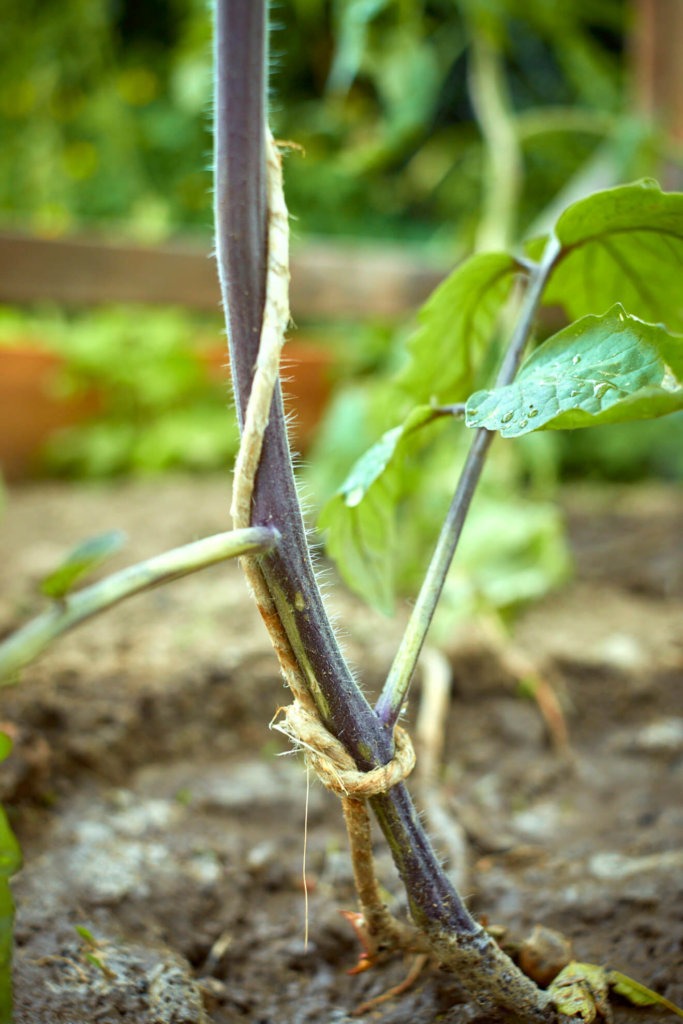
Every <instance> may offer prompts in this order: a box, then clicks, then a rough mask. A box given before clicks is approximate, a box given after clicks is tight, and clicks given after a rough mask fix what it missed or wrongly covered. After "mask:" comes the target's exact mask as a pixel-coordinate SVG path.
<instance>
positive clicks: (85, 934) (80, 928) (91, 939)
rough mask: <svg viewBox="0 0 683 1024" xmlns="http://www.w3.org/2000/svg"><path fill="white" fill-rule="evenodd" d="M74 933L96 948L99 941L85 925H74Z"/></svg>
mask: <svg viewBox="0 0 683 1024" xmlns="http://www.w3.org/2000/svg"><path fill="white" fill-rule="evenodd" d="M74 931H75V932H76V933H77V934H78V935H80V937H81V938H82V939H83V941H84V942H88V943H89V944H90V945H91V946H96V945H97V939H96V938H95V936H94V935H93V933H92V932H91V931H90V929H89V928H86V927H85V925H83V924H76V925H74Z"/></svg>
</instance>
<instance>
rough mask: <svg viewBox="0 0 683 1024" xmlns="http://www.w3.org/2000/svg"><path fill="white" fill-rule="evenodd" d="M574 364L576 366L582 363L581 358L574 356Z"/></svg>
mask: <svg viewBox="0 0 683 1024" xmlns="http://www.w3.org/2000/svg"><path fill="white" fill-rule="evenodd" d="M572 362H573V364H574V366H576V364H577V363H580V362H581V356H572Z"/></svg>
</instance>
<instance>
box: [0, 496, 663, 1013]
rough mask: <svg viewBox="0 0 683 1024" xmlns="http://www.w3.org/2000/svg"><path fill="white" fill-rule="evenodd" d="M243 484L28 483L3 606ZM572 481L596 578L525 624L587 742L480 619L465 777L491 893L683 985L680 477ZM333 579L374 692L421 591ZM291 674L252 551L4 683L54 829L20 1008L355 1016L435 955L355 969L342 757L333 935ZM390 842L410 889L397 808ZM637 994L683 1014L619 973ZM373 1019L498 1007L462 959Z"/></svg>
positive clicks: (31, 806) (454, 792)
mask: <svg viewBox="0 0 683 1024" xmlns="http://www.w3.org/2000/svg"><path fill="white" fill-rule="evenodd" d="M228 502H229V495H228V491H227V485H226V484H225V482H224V481H223V480H198V479H191V480H187V479H180V480H162V481H156V480H155V481H153V482H144V483H125V484H122V485H118V486H112V485H108V486H106V487H104V486H98V487H94V486H91V487H78V488H77V487H73V486H68V487H67V486H58V485H54V484H50V485H44V484H41V485H33V486H29V487H24V488H23V489H16V490H14V491H11V492H9V494H8V497H7V504H6V508H5V511H4V516H3V519H2V529H1V531H0V559H1V564H2V566H3V572H2V583H1V586H0V633H2V632H5V631H8V630H9V629H10V628H11V627H13V626H14V625H16V624H17V623H18V622H19V621H21V620H22V619H24V618H25V617H26V616H27V615H28V614H29V613H31V612H32V611H35V610H36V609H37V608H38V607H40V600H39V599H37V598H36V596H35V595H36V582H37V581H38V580H39V579H40V577H41V576H42V575H43V574H44V573H45V572H47V571H48V570H49V569H51V568H52V567H53V566H54V564H55V563H56V562H58V561H59V559H60V557H61V555H62V554H63V552H64V550H65V549H66V548H67V547H69V546H70V545H72V544H74V543H76V542H77V541H79V540H81V539H83V538H84V537H85V536H89V535H92V534H93V533H97V532H100V531H103V530H105V529H109V528H114V527H123V528H124V529H126V530H127V531H128V534H129V544H128V547H127V548H126V550H125V552H124V553H123V554H122V555H120V556H117V558H116V560H115V561H113V562H112V564H111V568H115V567H118V566H120V565H123V564H127V563H128V562H131V561H134V560H137V559H140V558H143V557H146V556H149V555H151V554H153V553H156V552H158V551H160V550H163V549H165V548H167V547H170V546H174V545H176V544H181V543H185V542H187V541H189V540H191V539H194V538H196V537H199V536H203V535H207V534H210V533H212V532H217V531H219V530H222V529H225V524H226V521H227V509H228ZM565 505H566V511H567V520H568V527H569V534H570V538H571V543H572V547H573V549H574V553H575V559H576V576H575V579H574V581H573V582H572V583H571V584H570V585H568V586H567V587H566V588H565V589H563V590H562V591H561V592H558V593H556V594H554V595H552V596H551V597H550V598H549V599H547V600H546V601H544V602H543V603H542V604H540V605H537V606H535V607H532V608H529V609H527V610H526V611H525V612H524V613H523V614H522V615H521V616H520V617H519V618H518V620H517V622H516V625H515V630H514V642H515V644H516V645H517V646H518V648H519V649H521V650H523V651H524V652H526V654H527V655H532V656H533V657H534V658H535V659H536V662H537V665H538V666H539V667H540V668H541V669H542V670H543V672H544V673H545V674H546V676H547V678H548V679H549V680H550V682H551V683H552V685H553V686H554V688H555V691H556V693H557V694H558V695H559V697H560V700H561V702H562V704H563V707H564V709H565V714H566V717H567V722H568V726H569V731H570V738H571V746H572V750H573V758H572V759H571V761H568V760H567V758H566V757H563V756H562V755H561V754H559V753H558V752H557V750H556V749H554V747H553V745H552V743H551V742H550V741H549V738H548V734H547V730H546V728H545V725H544V722H543V720H542V718H541V716H540V714H539V711H538V708H537V706H536V704H535V703H534V702H533V701H532V700H530V699H528V698H525V697H524V696H522V695H521V694H520V689H519V686H518V683H517V681H516V680H515V679H514V677H513V676H512V675H511V674H510V671H509V669H507V668H506V664H507V662H506V660H505V658H501V656H500V654H499V653H497V652H496V649H495V648H494V647H493V646H492V645H491V643H490V641H488V640H487V639H486V637H485V635H484V634H483V633H482V632H481V631H476V630H472V631H471V632H470V634H469V635H463V634H462V633H461V634H458V635H457V636H454V638H453V641H452V643H451V645H450V649H449V651H448V656H449V659H450V661H451V665H452V672H453V685H452V692H451V700H450V709H449V720H448V742H447V748H446V754H445V758H444V763H443V767H442V771H441V775H440V778H439V780H438V792H439V794H440V797H441V798H442V802H443V803H444V804H445V806H446V807H447V808H448V809H449V810H450V814H451V818H452V820H453V821H455V820H456V818H457V819H458V820H459V821H460V822H461V823H462V825H463V826H464V829H465V832H466V834H467V848H468V856H469V868H468V878H467V882H466V888H465V895H466V897H467V902H468V905H469V907H470V908H471V909H472V911H473V912H474V913H476V914H478V915H481V916H485V917H486V919H488V921H489V922H491V923H496V924H500V925H504V926H507V927H508V928H509V929H511V931H512V932H513V933H514V934H516V935H524V934H525V933H526V932H528V931H529V930H530V929H531V928H532V927H533V925H534V924H537V923H542V924H544V925H547V926H549V927H552V928H555V929H559V930H560V931H562V932H563V933H565V935H567V936H568V937H569V938H570V939H571V940H572V942H573V944H574V951H575V955H576V957H577V958H578V959H580V960H584V961H589V962H594V963H600V964H609V965H611V966H612V967H615V968H618V969H619V970H621V971H623V972H625V973H626V974H628V975H630V976H632V977H634V978H637V979H638V980H640V981H641V982H643V983H644V984H646V985H648V986H650V987H651V988H653V989H655V990H657V991H658V992H660V993H662V994H664V995H666V996H667V997H668V998H669V999H671V1000H673V1001H675V1002H677V1003H679V1004H683V971H681V967H682V966H683V884H682V883H683V802H682V801H681V793H682V792H683V706H682V701H681V694H682V688H681V677H682V676H683V627H682V623H683V531H682V530H681V503H680V492H675V491H673V490H667V489H654V490H653V489H648V490H645V491H637V490H636V491H608V492H605V491H598V492H591V493H577V494H573V495H571V496H569V497H568V498H567V499H566V502H565ZM331 600H332V603H333V604H334V607H335V611H336V612H337V613H338V614H339V617H340V619H341V620H342V621H343V622H344V623H345V626H346V627H347V629H348V633H349V638H348V640H347V648H348V653H349V657H350V658H351V660H352V661H353V663H354V664H356V665H357V666H359V669H360V672H361V675H362V678H363V682H364V685H365V686H366V688H367V690H368V691H369V692H373V691H374V690H376V688H377V687H378V686H379V684H380V683H381V680H382V678H383V675H384V673H385V671H386V669H387V667H388V665H389V663H390V660H391V657H392V654H393V651H394V649H395V644H396V640H397V637H398V635H399V633H400V628H401V623H402V618H403V617H404V614H403V616H402V615H398V616H397V618H396V620H391V621H386V620H384V619H381V618H379V617H377V616H375V615H373V614H372V613H369V612H368V611H367V609H365V608H363V607H362V606H361V605H360V604H359V603H357V602H356V601H355V600H354V599H352V598H351V597H350V596H348V595H346V594H345V593H344V592H343V591H341V590H338V591H337V593H336V595H335V596H334V598H331ZM287 699H288V698H287V693H286V691H285V690H284V689H283V687H282V683H281V681H280V679H279V677H278V674H277V670H276V667H275V663H274V659H273V656H272V654H271V653H270V650H269V646H268V640H267V637H266V635H265V632H264V630H263V628H262V626H261V624H260V622H259V620H258V617H257V615H256V613H255V610H254V608H253V606H252V604H251V600H250V598H249V596H248V595H247V592H246V588H245V585H244V583H243V580H242V578H241V575H240V570H239V568H238V567H237V566H235V565H227V566H219V567H216V568H213V569H211V570H207V571H206V572H204V573H202V574H201V575H198V576H195V577H192V578H189V579H186V580H183V581H180V582H178V583H175V584H173V586H169V587H166V588H164V589H159V590H156V591H153V592H151V593H149V594H147V595H144V596H141V597H138V598H136V599H134V600H132V601H130V602H128V603H126V604H124V605H122V606H120V607H118V608H116V609H114V610H112V611H111V612H110V613H108V614H107V615H106V616H103V617H100V618H99V619H98V620H94V621H93V622H91V623H89V624H87V625H85V626H83V627H81V628H79V629H78V630H75V631H74V632H72V633H71V634H69V635H68V636H65V637H64V638H62V639H61V640H60V641H59V642H58V643H57V644H55V645H54V647H53V648H52V649H51V651H50V652H48V653H47V654H45V655H44V656H43V657H42V658H41V659H40V660H39V661H38V662H37V663H35V664H34V665H33V666H32V667H31V668H30V670H27V671H26V672H25V674H24V678H23V680H22V682H21V684H20V685H19V686H16V687H13V688H10V689H7V690H5V691H4V692H3V707H2V713H1V715H0V717H1V718H2V719H4V720H5V722H6V723H9V725H8V726H7V727H8V728H10V729H11V730H12V731H13V733H14V735H15V750H14V752H13V754H12V755H11V758H10V760H8V762H6V764H5V765H4V766H3V769H2V775H1V776H0V790H1V794H0V795H1V796H2V799H3V801H4V802H5V803H6V804H7V805H8V806H9V808H10V811H11V816H12V822H13V825H14V827H15V830H16V832H17V834H18V836H19V838H20V840H21V843H22V847H23V851H24V859H25V865H24V868H23V870H22V871H21V872H20V874H19V875H18V876H17V877H16V880H15V885H14V891H15V895H16V900H17V906H18V912H17V923H16V954H15V1001H16V1011H15V1020H16V1024H29V1022H30V1024H35V1022H40V1024H58V1022H64V1024H66V1022H69V1024H95V1022H103V1024H109V1022H114V1021H116V1022H119V1024H120V1022H122V1021H123V1022H130V1024H133V1022H135V1024H151V1022H161V1024H195V1022H207V1021H211V1022H215V1024H233V1022H241V1021H250V1022H253V1024H276V1022H277V1024H282V1022H284V1024H306V1022H316V1024H317V1022H323V1024H342V1022H346V1021H349V1022H350V1021H351V1020H354V1019H358V1018H353V1017H352V1016H351V1014H352V1011H353V1009H354V1008H355V1007H356V1006H357V1005H358V1004H359V1002H361V1001H362V1000H365V999H367V998H369V997H371V996H373V995H376V994H378V993H380V992H382V991H384V990H386V989H387V988H389V987H390V986H392V985H394V984H396V983H398V982H399V981H400V980H401V979H402V978H403V977H404V976H405V974H406V972H407V970H408V967H409V964H407V963H406V962H403V961H402V960H401V959H400V958H397V959H394V960H393V961H391V962H389V963H387V964H385V965H382V966H380V967H377V968H375V969H374V970H370V971H368V972H366V973H363V974H359V975H355V976H349V975H348V974H347V971H348V969H349V968H351V967H353V966H354V964H355V963H356V961H357V959H358V954H359V949H358V947H357V944H356V941H355V939H354V937H353V933H352V931H351V929H350V927H349V925H348V923H347V922H346V921H345V919H344V918H343V917H342V916H341V915H340V913H339V911H340V910H344V909H346V910H353V909H355V900H354V893H353V886H352V878H351V869H350V863H349V859H348V855H347V852H346V844H345V837H344V831H343V825H342V821H341V813H340V808H339V806H338V801H337V800H336V798H335V797H334V796H332V795H331V794H329V793H327V792H326V791H324V790H323V789H321V787H320V786H319V785H318V784H317V783H315V782H314V781H313V780H311V783H310V794H309V795H308V823H307V845H306V867H305V873H306V878H307V883H308V889H309V893H308V922H309V940H308V945H307V946H306V944H305V942H304V925H305V915H306V908H305V900H304V891H303V881H302V858H303V851H304V823H305V817H306V801H307V779H306V772H305V771H304V769H303V768H302V765H301V762H300V759H299V758H298V757H279V756H278V754H279V753H280V752H282V751H283V750H285V749H286V748H285V745H284V744H285V741H284V739H283V738H282V737H281V736H279V735H278V734H276V733H273V732H272V731H269V729H268V723H269V722H270V720H271V719H272V717H273V714H274V712H275V711H276V709H277V708H278V706H279V705H281V704H284V703H286V702H287ZM418 703H419V689H418V690H416V693H415V696H414V698H413V705H414V706H417V705H418ZM434 841H435V843H436V844H437V846H440V845H441V838H440V836H439V834H434ZM377 855H378V862H379V869H380V873H381V875H382V879H383V882H384V884H385V885H386V888H387V891H388V894H391V895H388V896H387V898H388V900H390V901H391V904H392V906H393V908H394V909H395V910H396V911H397V913H399V914H400V913H401V908H402V906H403V898H402V896H401V893H400V885H399V883H398V882H397V880H396V878H395V876H394V874H393V869H392V865H391V859H390V857H389V855H388V853H387V851H386V848H385V847H384V845H383V843H382V841H381V840H380V838H378V840H377ZM77 929H80V931H79V930H77ZM615 1017H616V1020H617V1022H622V1024H626V1022H633V1024H635V1022H642V1024H646V1022H654V1021H659V1020H663V1019H669V1018H666V1015H665V1014H663V1012H662V1011H660V1010H656V1009H652V1008H640V1009H638V1008H634V1007H631V1006H628V1005H627V1004H625V1003H619V1002H618V1001H617V1002H616V1003H615ZM362 1019H364V1020H367V1021H376V1022H381V1024H406V1022H411V1024H427V1022H432V1021H436V1020H440V1021H446V1022H451V1024H456V1022H457V1024H461V1022H463V1024H464V1022H474V1021H478V1022H480V1024H482V1022H483V1021H484V1019H489V1020H490V1018H484V1017H482V1015H481V1012H480V1011H477V1008H476V1006H475V1005H473V1004H472V1003H471V1002H468V1001H467V997H466V994H465V993H464V992H463V991H462V990H461V989H460V988H459V986H458V983H457V979H456V978H453V977H451V976H448V975H446V974H443V973H440V972H439V971H438V970H436V969H426V970H424V971H423V973H422V974H421V976H420V977H419V979H418V981H417V983H416V984H415V985H414V986H413V987H412V988H411V989H410V990H409V991H408V992H406V993H405V994H403V995H402V996H400V997H398V998H395V999H392V1000H389V1001H387V1002H386V1003H384V1004H382V1005H381V1006H378V1007H376V1008H375V1009H373V1010H372V1011H370V1012H368V1013H367V1014H366V1015H365V1016H364V1017H363V1018H362ZM670 1019H673V1018H670Z"/></svg>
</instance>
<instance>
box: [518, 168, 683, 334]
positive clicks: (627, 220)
mask: <svg viewBox="0 0 683 1024" xmlns="http://www.w3.org/2000/svg"><path fill="white" fill-rule="evenodd" d="M555 234H556V235H557V238H558V239H559V241H560V243H561V245H562V251H561V252H560V255H559V257H558V261H557V265H556V268H555V270H554V271H553V274H552V277H551V278H550V280H549V283H548V286H547V288H546V291H545V295H544V298H543V302H544V304H545V305H555V304H559V305H561V306H563V307H564V309H565V310H566V312H567V315H568V316H569V317H570V318H571V319H576V318H578V317H580V316H585V315H586V314H588V313H595V312H596V311H599V310H604V309H607V308H608V307H609V306H611V305H613V303H615V302H622V303H623V304H624V306H625V307H626V308H627V309H629V310H631V311H632V312H633V313H634V314H636V315H637V316H639V317H641V318H642V319H643V320H648V321H653V322H655V323H658V322H663V323H665V324H666V326H667V327H668V328H669V329H670V330H672V331H683V289H681V287H680V280H681V271H682V270H683V193H680V192H669V193H667V192H662V191H661V189H660V187H659V185H658V184H657V182H656V181H650V180H644V181H638V182H635V183H634V184H631V185H622V186H620V187H619V188H612V189H607V190H606V191H603V192H595V193H594V194H593V195H591V196H588V198H586V199H582V200H580V201H579V202H577V203H573V204H572V205H571V206H569V207H568V208H567V209H566V210H565V211H564V213H563V214H562V216H561V217H560V219H559V220H558V222H557V224H556V226H555ZM544 245H545V240H543V239H535V240H534V241H533V242H530V243H529V245H528V247H527V248H528V252H529V254H530V255H532V256H533V257H534V258H536V257H538V256H539V255H540V253H541V252H542V250H543V247H544Z"/></svg>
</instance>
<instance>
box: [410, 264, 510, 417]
mask: <svg viewBox="0 0 683 1024" xmlns="http://www.w3.org/2000/svg"><path fill="white" fill-rule="evenodd" d="M518 269H519V268H518V264H517V262H516V260H515V259H514V258H513V257H512V256H510V255H508V254H507V253H480V254H478V255H476V256H472V257H470V259H468V260H465V262H464V263H461V264H460V266H459V267H457V268H456V269H455V270H454V271H453V273H451V274H449V276H448V277H447V278H446V279H445V280H444V281H442V282H441V284H440V285H439V287H438V288H437V289H436V290H435V291H434V292H432V294H431V295H430V297H429V298H428V299H427V302H426V303H425V305H424V306H423V307H422V309H421V310H420V312H419V314H418V321H419V327H418V329H417V331H416V332H415V334H414V335H413V336H412V338H411V339H410V340H409V342H408V351H409V354H410V361H409V363H408V365H407V366H406V368H405V370H404V371H403V372H402V374H401V376H400V377H399V381H398V383H399V385H400V386H401V387H403V388H404V389H405V390H406V391H408V392H409V393H410V395H411V397H412V398H413V399H414V400H415V401H416V402H430V401H432V400H436V401H439V402H442V403H447V402H459V401H462V400H463V399H464V398H466V397H467V395H468V394H469V393H470V391H471V390H472V386H473V381H474V374H475V372H476V369H477V367H478V364H479V362H480V361H481V358H482V356H483V354H484V352H485V350H486V346H487V344H488V343H489V341H490V340H491V336H492V334H493V331H494V329H495V326H496V321H497V319H498V317H499V315H500V311H501V308H502V306H503V304H504V303H505V301H506V299H507V297H508V295H509V294H510V289H511V287H512V282H513V279H514V274H515V273H516V271H517V270H518Z"/></svg>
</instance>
